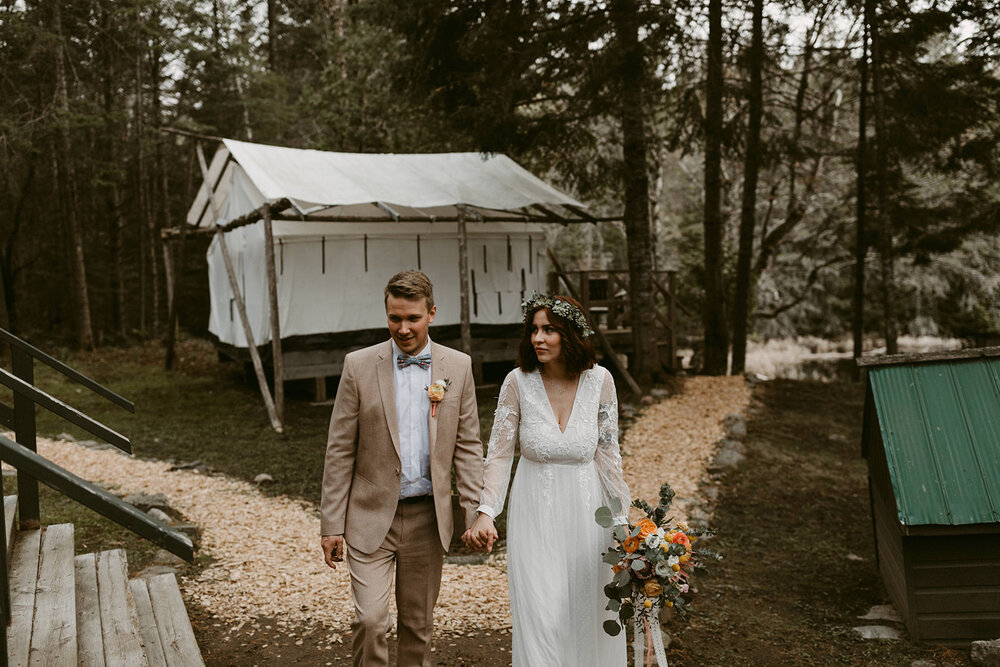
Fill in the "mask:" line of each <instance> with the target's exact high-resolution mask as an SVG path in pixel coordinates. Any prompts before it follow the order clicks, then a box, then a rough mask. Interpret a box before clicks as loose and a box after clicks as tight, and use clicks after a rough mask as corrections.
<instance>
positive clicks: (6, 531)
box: [3, 496, 17, 563]
mask: <svg viewBox="0 0 1000 667" xmlns="http://www.w3.org/2000/svg"><path fill="white" fill-rule="evenodd" d="M16 517H17V496H4V497H3V535H4V545H5V546H6V547H7V562H8V563H9V562H10V557H11V555H12V554H13V553H14V536H15V531H16V529H17V522H16V521H14V519H15V518H16Z"/></svg>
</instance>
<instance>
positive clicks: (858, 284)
mask: <svg viewBox="0 0 1000 667" xmlns="http://www.w3.org/2000/svg"><path fill="white" fill-rule="evenodd" d="M869 9H870V3H869V2H866V3H865V19H864V29H863V31H862V33H861V34H862V43H861V62H860V69H861V91H860V95H859V99H858V157H857V160H858V161H857V171H858V179H857V193H858V194H857V206H856V212H857V235H856V241H855V245H854V318H853V322H852V323H851V328H852V330H853V334H854V358H855V359H857V358H858V357H860V356H861V355H862V354H864V333H865V254H866V253H867V250H868V240H867V238H866V232H865V215H866V211H865V207H866V204H867V197H866V194H867V193H866V192H865V182H866V177H867V175H868V158H867V152H868V146H867V143H868V26H869V25H870V23H871V16H870V15H869ZM855 371H856V373H857V376H858V377H860V369H858V368H857V367H855Z"/></svg>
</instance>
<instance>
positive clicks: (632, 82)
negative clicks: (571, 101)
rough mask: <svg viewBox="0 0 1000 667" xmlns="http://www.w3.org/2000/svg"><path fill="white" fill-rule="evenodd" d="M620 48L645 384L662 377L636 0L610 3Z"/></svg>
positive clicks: (639, 363)
mask: <svg viewBox="0 0 1000 667" xmlns="http://www.w3.org/2000/svg"><path fill="white" fill-rule="evenodd" d="M611 17H612V20H613V21H614V25H615V32H616V33H617V34H618V48H619V49H620V50H621V85H622V93H621V95H622V97H621V101H622V107H621V113H622V149H623V154H624V155H623V157H624V161H625V183H624V185H625V214H624V218H625V233H626V236H627V240H628V264H629V298H630V308H631V318H632V321H631V324H632V350H633V359H634V360H635V362H636V363H635V364H634V366H633V367H632V368H630V371H631V373H632V375H633V377H634V378H635V380H636V381H637V382H638V383H639V384H640V385H644V386H648V385H649V384H651V383H652V382H653V381H654V380H656V379H659V377H660V376H661V375H662V373H661V370H660V359H659V347H658V346H657V340H656V293H655V292H654V291H653V249H652V243H651V239H650V225H649V171H648V169H647V159H646V152H647V146H646V129H645V120H644V115H645V104H644V100H643V85H644V63H643V52H642V44H641V43H640V42H639V17H638V8H637V6H636V2H635V0H616V1H615V2H612V3H611Z"/></svg>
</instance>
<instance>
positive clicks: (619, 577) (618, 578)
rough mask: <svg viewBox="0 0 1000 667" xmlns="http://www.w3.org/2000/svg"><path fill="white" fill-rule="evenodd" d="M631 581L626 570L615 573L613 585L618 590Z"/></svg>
mask: <svg viewBox="0 0 1000 667" xmlns="http://www.w3.org/2000/svg"><path fill="white" fill-rule="evenodd" d="M630 581H632V577H631V576H630V575H629V573H628V570H621V571H619V572H616V573H615V578H614V584H615V586H617V587H618V588H625V587H626V586H628V585H629V582H630Z"/></svg>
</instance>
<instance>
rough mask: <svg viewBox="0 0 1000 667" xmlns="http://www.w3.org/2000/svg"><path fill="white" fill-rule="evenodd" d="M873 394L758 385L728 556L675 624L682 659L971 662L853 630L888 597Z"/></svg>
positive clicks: (857, 389) (737, 473) (735, 487)
mask: <svg viewBox="0 0 1000 667" xmlns="http://www.w3.org/2000/svg"><path fill="white" fill-rule="evenodd" d="M863 401H864V393H863V387H862V386H861V385H860V384H846V383H840V384H838V383H830V384H822V383H814V382H802V381H790V380H777V381H774V382H768V383H766V384H764V385H761V386H760V387H758V389H756V391H755V394H754V402H753V403H752V404H751V413H750V415H749V423H748V430H749V437H748V439H747V458H746V461H745V462H744V463H743V464H742V465H741V466H740V467H738V468H737V469H735V470H733V471H731V472H729V473H727V475H726V479H725V480H724V481H723V482H722V483H721V494H720V498H719V504H718V507H717V509H716V512H715V517H714V520H713V527H715V528H716V529H717V530H718V537H717V538H715V539H714V540H713V547H714V548H715V549H716V550H718V551H720V552H721V553H722V554H723V555H724V560H723V561H722V562H721V563H719V564H718V565H716V566H714V567H713V568H712V576H711V578H704V579H702V580H701V581H699V582H698V583H699V586H700V592H699V595H698V598H697V599H696V600H695V602H694V610H693V613H692V616H691V620H690V622H689V623H688V624H684V623H682V622H679V621H673V631H674V633H676V634H677V635H678V636H679V638H680V640H681V646H680V647H679V648H674V649H673V650H672V651H671V654H670V656H669V657H670V664H671V665H674V666H675V667H681V666H683V665H696V664H697V665H706V664H708V665H723V664H726V665H903V664H910V662H912V661H914V660H918V659H942V658H945V659H946V661H947V662H951V663H953V664H965V662H964V660H965V655H967V654H959V653H958V652H955V651H947V650H946V649H941V648H934V647H926V646H920V645H916V644H913V643H911V642H909V641H906V640H903V641H899V642H885V641H865V640H862V639H860V638H858V637H857V636H856V635H855V633H854V632H853V631H852V630H851V628H852V627H854V626H856V625H863V624H865V622H863V621H860V620H858V618H857V617H858V616H859V615H863V614H864V613H865V612H867V611H868V609H869V608H870V607H871V606H872V605H875V604H885V603H887V602H888V598H887V596H886V593H885V590H884V589H883V587H882V584H881V581H880V578H879V575H878V571H877V569H876V562H875V550H874V543H873V537H872V523H871V511H870V508H869V500H868V487H867V475H868V469H867V463H866V462H865V461H864V459H862V458H861V446H860V443H861V416H862V406H863ZM849 555H853V556H854V557H855V559H852V558H849V557H848V556H849ZM856 557H860V558H861V560H856Z"/></svg>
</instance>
